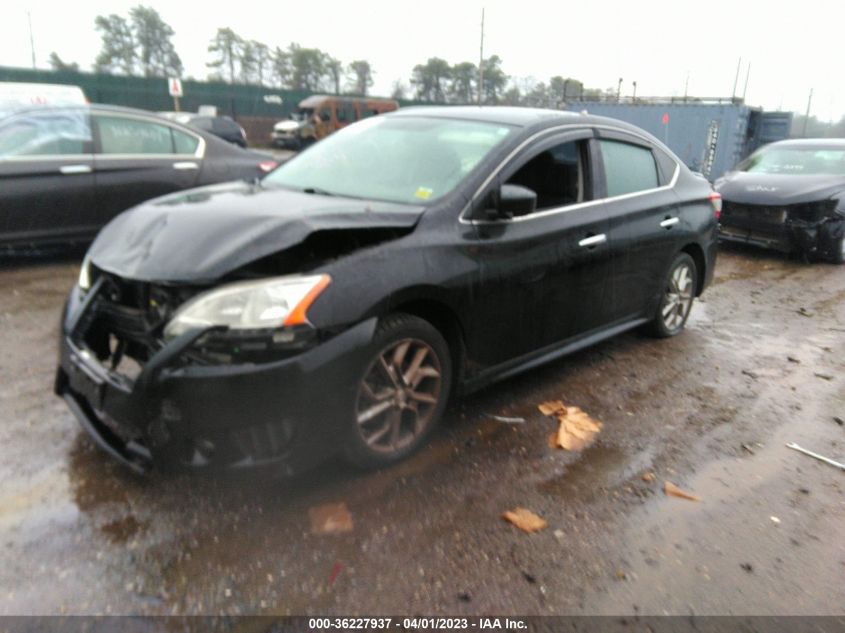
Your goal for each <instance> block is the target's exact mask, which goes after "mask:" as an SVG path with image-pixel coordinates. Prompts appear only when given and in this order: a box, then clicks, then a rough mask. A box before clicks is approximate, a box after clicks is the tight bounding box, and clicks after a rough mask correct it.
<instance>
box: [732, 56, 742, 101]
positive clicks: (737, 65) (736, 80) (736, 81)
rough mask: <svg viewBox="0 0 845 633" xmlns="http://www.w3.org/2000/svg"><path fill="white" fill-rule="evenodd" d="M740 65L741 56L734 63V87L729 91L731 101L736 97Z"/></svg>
mask: <svg viewBox="0 0 845 633" xmlns="http://www.w3.org/2000/svg"><path fill="white" fill-rule="evenodd" d="M741 65H742V57H740V58H739V61H738V62H737V63H736V77H734V89H733V92H732V93H731V101H733V100H734V99H736V85H737V84H738V83H739V67H740V66H741Z"/></svg>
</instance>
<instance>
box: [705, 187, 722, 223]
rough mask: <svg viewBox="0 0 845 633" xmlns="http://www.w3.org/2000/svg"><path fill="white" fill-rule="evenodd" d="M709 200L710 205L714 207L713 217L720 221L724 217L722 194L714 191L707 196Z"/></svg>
mask: <svg viewBox="0 0 845 633" xmlns="http://www.w3.org/2000/svg"><path fill="white" fill-rule="evenodd" d="M707 199H708V200H709V201H710V204H712V205H713V215H714V216H716V219H717V220H718V219H719V218H720V217H721V216H722V194H720V193H716V192H715V191H714V192H713V193H711V194H710V195H709V196H707Z"/></svg>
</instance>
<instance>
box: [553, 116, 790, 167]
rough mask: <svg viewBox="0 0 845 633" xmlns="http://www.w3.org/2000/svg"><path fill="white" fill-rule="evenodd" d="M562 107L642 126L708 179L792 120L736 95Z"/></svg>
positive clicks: (782, 133)
mask: <svg viewBox="0 0 845 633" xmlns="http://www.w3.org/2000/svg"><path fill="white" fill-rule="evenodd" d="M566 107H567V109H568V110H572V111H576V112H580V111H583V110H586V111H587V112H589V113H590V114H596V115H600V116H607V117H611V118H614V119H620V120H622V121H627V122H628V123H633V124H634V125H636V126H639V127H641V128H642V129H644V130H646V131H647V132H650V133H651V134H653V135H654V136H656V137H657V138H659V139H660V140H661V141H663V142H664V143H666V145H668V146H669V148H670V149H671V150H672V151H673V152H675V154H677V155H678V157H679V158H680V159H681V160H682V161H683V162H684V163H685V164H686V165H687V166H688V167H689V168H690V169H692V170H693V171H697V172H701V173H702V174H704V176H705V177H707V179H708V180H711V181H713V180H715V179H716V178H718V177H719V176H721V175H722V174H724V173H725V172H726V171H728V170H730V169H731V168H733V167H734V165H736V164H737V163H738V162H739V161H740V160H742V159H743V158H745V157H746V156H748V155H749V154H750V153H751V152H753V151H754V150H755V149H757V148H758V147H760V146H762V145H765V144H766V143H772V142H774V141H779V140H781V139H785V138H787V137H788V136H789V128H790V125H791V124H792V113H791V112H764V111H763V110H762V109H760V108H752V107H750V106H747V105H745V104H744V103H742V102H740V101H739V100H724V101H722V102H719V101H708V102H703V101H692V100H690V101H686V102H679V101H673V100H665V101H652V100H649V101H646V102H634V103H630V102H629V103H617V102H604V101H578V102H572V103H569V104H567V106H566Z"/></svg>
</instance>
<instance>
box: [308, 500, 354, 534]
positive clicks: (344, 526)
mask: <svg viewBox="0 0 845 633" xmlns="http://www.w3.org/2000/svg"><path fill="white" fill-rule="evenodd" d="M308 516H309V518H310V519H311V532H313V533H314V534H342V533H344V532H351V531H352V515H351V514H349V510H348V509H347V508H346V504H345V503H326V504H323V505H321V506H315V507H313V508H308Z"/></svg>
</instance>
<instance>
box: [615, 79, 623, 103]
mask: <svg viewBox="0 0 845 633" xmlns="http://www.w3.org/2000/svg"><path fill="white" fill-rule="evenodd" d="M621 97H622V77H620V78H619V83H618V84H616V101H617V103H618V102H619V99H620V98H621Z"/></svg>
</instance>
